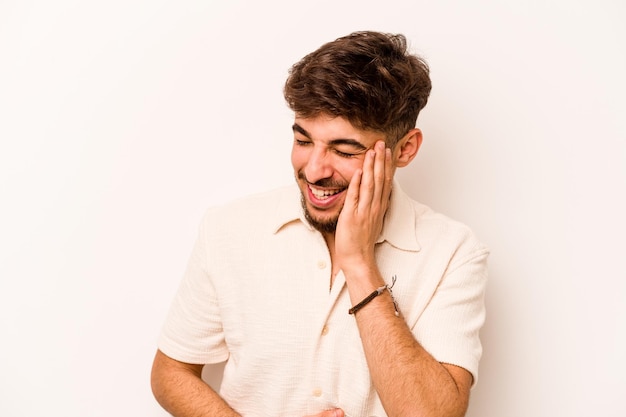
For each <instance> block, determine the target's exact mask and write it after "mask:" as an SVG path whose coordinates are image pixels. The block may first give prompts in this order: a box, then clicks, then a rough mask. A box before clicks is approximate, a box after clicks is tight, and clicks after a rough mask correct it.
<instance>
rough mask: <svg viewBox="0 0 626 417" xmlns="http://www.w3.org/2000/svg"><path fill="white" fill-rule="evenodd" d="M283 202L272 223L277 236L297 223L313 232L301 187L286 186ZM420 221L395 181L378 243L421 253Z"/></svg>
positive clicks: (277, 209)
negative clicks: (418, 230)
mask: <svg viewBox="0 0 626 417" xmlns="http://www.w3.org/2000/svg"><path fill="white" fill-rule="evenodd" d="M280 199H281V201H280V202H279V204H277V206H276V212H275V213H274V218H273V222H272V228H273V232H274V233H278V232H279V231H280V230H281V229H282V228H283V227H285V226H287V225H288V224H290V223H293V222H297V221H299V222H301V223H302V224H303V225H304V226H305V227H307V228H308V229H310V230H313V227H312V226H311V225H309V223H308V222H307V221H306V220H305V218H304V213H303V211H302V203H301V200H300V199H301V195H300V189H299V188H298V186H297V185H295V184H294V185H292V186H288V187H286V190H285V193H282V194H281V197H280ZM416 221H417V218H416V214H415V210H414V208H413V204H412V201H411V199H410V198H409V196H408V195H407V194H406V193H405V192H404V191H403V190H402V188H401V187H400V184H398V182H397V181H396V180H394V182H393V189H392V192H391V200H390V202H389V208H388V209H387V213H386V214H385V221H384V223H383V230H382V232H381V234H380V237H379V238H378V241H377V243H381V242H384V241H387V242H389V244H390V245H392V246H394V247H397V248H398V249H402V250H408V251H416V252H417V251H419V250H420V245H419V243H418V241H417V236H416V233H415V224H416Z"/></svg>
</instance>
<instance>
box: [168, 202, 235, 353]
mask: <svg viewBox="0 0 626 417" xmlns="http://www.w3.org/2000/svg"><path fill="white" fill-rule="evenodd" d="M210 217H211V212H210V211H209V212H207V214H206V215H205V217H204V219H203V221H202V223H201V226H200V230H199V234H198V238H197V239H196V242H195V245H194V248H193V251H192V253H191V257H190V259H189V262H188V265H187V269H186V271H185V274H184V276H183V279H182V281H181V283H180V286H179V288H178V292H177V293H176V295H175V297H174V300H173V302H172V304H171V306H170V309H169V312H168V314H167V316H166V319H165V323H164V325H163V328H162V330H161V334H160V336H159V339H158V348H159V350H161V351H162V352H163V353H164V354H166V355H167V356H169V357H171V358H173V359H176V360H178V361H181V362H186V363H193V364H206V363H219V362H223V361H225V360H226V359H227V358H228V349H227V346H226V343H225V340H224V332H223V326H222V320H221V317H220V313H219V305H218V298H217V295H216V293H215V287H214V285H213V283H212V281H211V277H210V274H209V272H208V271H209V268H208V258H209V253H208V252H209V251H208V246H209V245H208V239H209V238H210V236H209V235H210V232H209V220H210Z"/></svg>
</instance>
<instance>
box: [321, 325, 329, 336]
mask: <svg viewBox="0 0 626 417" xmlns="http://www.w3.org/2000/svg"><path fill="white" fill-rule="evenodd" d="M327 334H328V326H324V327H323V328H322V336H326V335H327Z"/></svg>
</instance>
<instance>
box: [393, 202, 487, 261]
mask: <svg viewBox="0 0 626 417" xmlns="http://www.w3.org/2000/svg"><path fill="white" fill-rule="evenodd" d="M405 196H406V201H407V204H409V205H410V207H411V209H412V212H413V213H414V220H415V234H416V238H417V240H418V242H420V245H421V246H430V245H437V246H441V245H444V246H448V247H450V249H451V250H454V248H459V247H463V248H464V249H465V250H466V251H470V252H488V251H489V250H488V248H487V246H486V245H485V244H484V243H483V242H482V241H481V240H480V239H479V238H478V237H477V236H476V234H475V232H474V230H473V229H472V228H471V227H470V226H468V225H467V224H465V223H463V222H461V221H458V220H456V219H453V218H451V217H449V216H448V215H446V214H444V213H441V212H438V211H435V210H433V209H432V208H431V207H430V206H428V205H426V204H423V203H421V202H418V201H416V200H414V199H412V198H411V197H409V196H408V195H405Z"/></svg>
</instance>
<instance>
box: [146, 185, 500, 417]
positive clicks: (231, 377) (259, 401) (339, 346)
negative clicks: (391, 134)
mask: <svg viewBox="0 0 626 417" xmlns="http://www.w3.org/2000/svg"><path fill="white" fill-rule="evenodd" d="M487 256H488V250H487V248H486V247H485V246H484V245H482V244H481V243H480V242H478V241H477V240H476V239H475V237H474V236H473V234H472V233H471V231H470V230H469V229H468V228H467V227H466V226H464V225H462V224H460V223H458V222H455V221H452V220H450V219H448V218H447V217H445V216H443V215H440V214H437V213H434V212H433V211H432V210H430V209H429V208H428V207H426V206H424V205H422V204H419V203H417V202H415V201H413V200H411V199H410V198H409V197H408V196H407V195H406V194H405V193H404V192H403V191H402V190H401V189H400V187H399V186H398V184H397V183H394V188H393V192H392V196H391V204H390V207H389V210H388V212H387V214H386V216H385V222H384V226H383V231H382V233H381V237H380V239H379V243H378V244H377V247H376V257H377V262H378V267H379V269H380V272H381V273H382V276H383V277H384V278H385V280H386V281H387V283H388V284H391V278H392V276H394V275H395V276H396V277H397V281H396V284H395V286H394V287H393V295H394V297H395V299H396V301H397V303H398V307H399V309H400V310H401V311H402V314H403V316H404V318H405V320H406V321H407V323H408V325H409V327H410V328H411V329H412V332H413V334H414V335H415V337H416V339H417V340H418V341H419V342H420V343H421V345H422V346H423V347H424V348H425V349H426V350H427V351H428V352H429V353H430V354H431V355H433V356H434V357H435V359H437V360H438V361H440V362H444V363H450V364H454V365H457V366H461V367H463V368H465V369H467V370H468V371H470V372H471V373H472V374H473V376H474V379H475V380H476V377H477V371H478V362H479V359H480V356H481V354H482V348H481V344H480V340H479V330H480V328H481V327H482V324H483V322H484V316H485V311H484V302H483V299H484V289H485V283H486V275H487V263H486V261H487ZM330 274H331V261H330V255H329V252H328V248H327V246H326V243H325V241H324V239H323V237H322V235H321V234H320V233H319V232H317V231H316V230H314V229H313V228H311V227H310V226H309V225H308V223H307V222H306V221H305V220H304V217H303V214H302V208H301V205H300V192H299V190H298V188H297V187H296V186H295V185H294V186H289V187H283V188H280V189H278V190H274V191H271V192H267V193H263V194H259V195H255V196H252V197H249V198H246V199H241V200H238V201H235V202H232V203H230V204H227V205H225V206H222V207H216V208H212V209H210V210H208V211H207V213H206V215H205V217H204V219H203V221H202V224H201V227H200V232H199V236H198V240H197V242H196V245H195V247H194V250H193V253H192V256H191V259H190V261H189V265H188V268H187V271H186V273H185V276H184V278H183V280H182V283H181V285H180V289H179V291H178V294H177V295H176V297H175V299H174V302H173V304H172V307H171V309H170V313H169V315H168V317H167V319H166V322H165V325H164V327H163V331H162V334H161V336H160V339H159V343H158V347H159V349H160V350H161V351H162V352H163V353H165V354H166V355H167V356H169V357H171V358H174V359H176V360H179V361H182V362H187V363H194V364H206V363H218V362H222V361H225V360H227V361H228V362H227V364H226V367H225V370H224V377H223V380H222V385H221V389H220V395H221V396H222V397H223V398H224V399H225V400H226V402H228V404H229V405H230V406H231V407H232V408H234V409H235V410H236V411H237V412H239V413H240V414H242V415H243V416H260V417H267V416H271V417H276V416H290V417H294V416H304V415H309V414H314V413H318V412H320V411H321V410H325V409H328V408H334V407H340V408H342V409H343V410H344V411H345V413H346V415H347V416H352V417H357V416H379V417H382V416H385V415H386V414H385V412H384V410H383V408H382V405H381V403H380V400H379V398H378V395H377V394H376V391H375V390H374V388H373V386H372V384H371V380H370V376H369V372H368V367H367V364H366V362H365V357H364V353H363V348H362V345H361V341H360V338H359V333H358V329H357V326H356V322H355V319H354V316H352V315H349V314H348V309H349V308H350V307H351V305H350V299H349V296H348V291H347V287H346V285H345V277H344V276H343V274H342V273H341V272H340V273H339V274H338V275H337V277H336V278H335V281H334V284H333V287H332V288H329V286H330ZM365 308H366V307H365Z"/></svg>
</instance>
